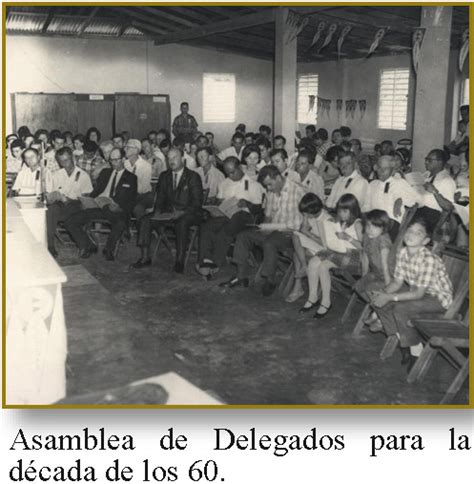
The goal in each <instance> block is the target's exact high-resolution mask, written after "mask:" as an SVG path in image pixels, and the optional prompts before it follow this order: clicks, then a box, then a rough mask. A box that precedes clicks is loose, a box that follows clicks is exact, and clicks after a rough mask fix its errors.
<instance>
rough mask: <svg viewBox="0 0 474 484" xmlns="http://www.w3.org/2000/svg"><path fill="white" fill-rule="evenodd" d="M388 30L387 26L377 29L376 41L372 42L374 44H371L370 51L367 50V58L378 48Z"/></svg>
mask: <svg viewBox="0 0 474 484" xmlns="http://www.w3.org/2000/svg"><path fill="white" fill-rule="evenodd" d="M387 30H388V29H386V28H381V29H378V30H377V32H376V34H375V37H374V41H373V42H372V45H371V46H370V49H369V52H367V55H366V56H365V57H366V58H367V57H370V56H371V55H372V54H373V53H374V52H375V51H376V50H377V47H378V46H379V44H380V42H381V41H382V39H383V38H384V37H385V34H386V33H387Z"/></svg>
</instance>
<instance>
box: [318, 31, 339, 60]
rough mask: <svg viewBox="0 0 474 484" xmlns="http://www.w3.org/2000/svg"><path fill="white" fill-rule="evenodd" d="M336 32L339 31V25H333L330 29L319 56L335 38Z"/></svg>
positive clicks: (319, 50)
mask: <svg viewBox="0 0 474 484" xmlns="http://www.w3.org/2000/svg"><path fill="white" fill-rule="evenodd" d="M336 30H337V24H331V25H330V26H329V29H328V33H327V35H326V38H325V39H324V42H323V44H322V45H321V47H320V48H319V49H318V52H317V53H318V54H319V53H320V52H321V51H322V50H323V49H324V48H325V47H327V46H328V45H329V44H330V43H331V40H332V38H333V36H334V34H335V33H336Z"/></svg>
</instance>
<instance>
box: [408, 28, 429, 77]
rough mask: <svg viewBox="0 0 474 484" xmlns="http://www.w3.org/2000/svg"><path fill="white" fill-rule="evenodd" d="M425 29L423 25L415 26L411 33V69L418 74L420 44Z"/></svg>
mask: <svg viewBox="0 0 474 484" xmlns="http://www.w3.org/2000/svg"><path fill="white" fill-rule="evenodd" d="M425 31H426V29H425V28H424V27H417V28H416V29H415V30H414V32H413V35H412V49H411V59H412V63H413V70H414V71H415V74H418V60H419V58H420V52H421V45H422V44H423V38H424V37H425Z"/></svg>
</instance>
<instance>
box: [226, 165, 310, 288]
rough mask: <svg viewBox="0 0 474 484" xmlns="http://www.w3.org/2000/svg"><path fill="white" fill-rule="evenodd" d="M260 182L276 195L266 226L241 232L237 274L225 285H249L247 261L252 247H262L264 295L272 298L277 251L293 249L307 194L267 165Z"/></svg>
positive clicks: (236, 251)
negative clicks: (304, 197)
mask: <svg viewBox="0 0 474 484" xmlns="http://www.w3.org/2000/svg"><path fill="white" fill-rule="evenodd" d="M258 181H259V183H261V184H262V185H263V186H264V187H265V188H266V189H267V192H269V193H270V194H271V195H273V197H271V199H272V203H267V204H266V207H265V222H266V223H263V224H261V225H259V226H258V227H257V228H251V229H249V230H244V231H243V232H240V233H239V235H238V236H237V239H236V243H235V248H234V262H235V263H236V265H237V275H236V276H235V277H233V278H232V279H230V280H229V281H228V282H225V283H223V284H222V286H223V287H230V288H234V287H238V286H244V287H247V286H248V284H249V279H248V273H249V263H248V259H249V255H250V251H251V250H252V247H253V245H254V244H256V245H260V246H261V247H263V267H262V271H261V274H262V277H264V278H265V283H264V285H263V287H262V294H263V295H264V296H270V295H271V294H272V293H273V292H274V290H275V288H276V283H275V272H276V268H277V262H278V251H281V250H285V249H291V248H292V247H293V244H292V230H298V229H299V228H300V225H301V219H302V217H301V214H300V212H299V210H298V205H299V203H300V200H301V199H302V197H303V195H304V194H305V191H304V189H303V188H302V187H301V186H300V185H299V184H297V183H295V182H294V181H292V180H290V178H287V177H285V176H283V175H282V174H281V173H280V171H279V170H278V168H277V167H276V166H273V165H267V166H265V167H263V168H262V169H261V170H260V173H259V174H258ZM267 201H268V197H267V200H266V202H267Z"/></svg>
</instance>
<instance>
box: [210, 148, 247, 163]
mask: <svg viewBox="0 0 474 484" xmlns="http://www.w3.org/2000/svg"><path fill="white" fill-rule="evenodd" d="M243 152H244V148H243V147H242V149H241V150H240V153H237V150H236V149H235V148H234V147H233V146H229V147H228V148H226V149H225V150H222V151H221V152H220V153H219V154H218V155H217V156H218V158H219V159H220V160H221V161H224V160H225V159H226V158H228V157H229V156H235V157H236V158H238V159H239V160H241V161H242V153H243Z"/></svg>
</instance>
